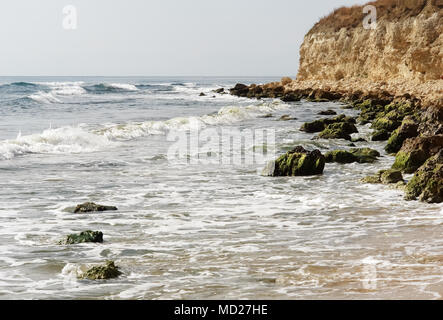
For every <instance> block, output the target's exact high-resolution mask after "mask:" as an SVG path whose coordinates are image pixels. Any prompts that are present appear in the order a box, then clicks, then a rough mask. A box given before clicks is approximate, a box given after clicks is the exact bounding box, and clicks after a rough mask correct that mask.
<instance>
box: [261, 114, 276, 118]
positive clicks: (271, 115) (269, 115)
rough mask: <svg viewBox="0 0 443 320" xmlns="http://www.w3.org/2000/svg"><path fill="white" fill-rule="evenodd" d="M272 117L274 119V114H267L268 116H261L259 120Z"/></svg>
mask: <svg viewBox="0 0 443 320" xmlns="http://www.w3.org/2000/svg"><path fill="white" fill-rule="evenodd" d="M272 117H273V114H272V113H267V114H264V115H262V116H259V118H262V119H266V118H272Z"/></svg>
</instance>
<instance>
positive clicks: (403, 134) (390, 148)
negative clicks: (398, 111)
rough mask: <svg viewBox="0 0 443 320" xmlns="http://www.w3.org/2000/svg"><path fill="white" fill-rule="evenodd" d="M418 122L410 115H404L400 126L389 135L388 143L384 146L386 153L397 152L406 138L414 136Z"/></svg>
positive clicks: (416, 133)
mask: <svg viewBox="0 0 443 320" xmlns="http://www.w3.org/2000/svg"><path fill="white" fill-rule="evenodd" d="M417 130H418V124H417V123H416V122H415V121H414V119H413V118H412V117H410V116H407V117H405V119H404V120H403V122H402V124H401V126H400V127H399V128H398V129H396V130H395V131H394V132H393V133H392V135H391V136H390V137H389V140H388V144H387V145H386V147H385V150H386V152H388V153H397V152H398V151H399V150H400V149H401V146H402V145H403V142H404V141H405V140H406V139H408V138H414V137H416V136H417V135H418V131H417Z"/></svg>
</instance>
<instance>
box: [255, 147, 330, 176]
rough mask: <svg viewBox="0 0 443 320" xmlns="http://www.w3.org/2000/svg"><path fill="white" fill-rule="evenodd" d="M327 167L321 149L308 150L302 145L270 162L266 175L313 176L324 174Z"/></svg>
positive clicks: (265, 170)
mask: <svg viewBox="0 0 443 320" xmlns="http://www.w3.org/2000/svg"><path fill="white" fill-rule="evenodd" d="M324 168H325V157H324V156H323V155H322V154H321V152H320V151H319V150H314V151H307V150H305V149H304V148H303V147H302V146H297V147H295V148H294V149H293V150H291V151H288V152H287V153H286V154H284V155H282V156H280V157H279V158H278V159H277V160H275V161H271V162H270V163H268V165H267V166H266V168H265V169H264V171H263V174H264V175H267V176H273V177H281V176H312V175H318V174H322V173H323V170H324Z"/></svg>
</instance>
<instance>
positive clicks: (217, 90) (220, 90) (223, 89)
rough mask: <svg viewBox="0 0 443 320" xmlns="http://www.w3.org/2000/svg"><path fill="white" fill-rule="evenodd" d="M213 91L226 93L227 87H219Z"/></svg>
mask: <svg viewBox="0 0 443 320" xmlns="http://www.w3.org/2000/svg"><path fill="white" fill-rule="evenodd" d="M213 91H214V92H215V93H218V94H226V92H225V88H219V89H215V90H213Z"/></svg>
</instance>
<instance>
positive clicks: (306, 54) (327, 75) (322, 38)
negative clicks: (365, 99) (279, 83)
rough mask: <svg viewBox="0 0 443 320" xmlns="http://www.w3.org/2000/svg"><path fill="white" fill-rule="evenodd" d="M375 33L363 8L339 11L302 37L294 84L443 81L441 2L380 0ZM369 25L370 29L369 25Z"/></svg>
mask: <svg viewBox="0 0 443 320" xmlns="http://www.w3.org/2000/svg"><path fill="white" fill-rule="evenodd" d="M368 5H373V6H374V7H375V8H376V13H377V23H376V28H375V29H365V28H364V27H363V19H364V18H365V16H366V15H367V14H364V13H363V6H354V7H351V8H340V9H337V10H335V11H334V12H333V13H332V14H331V15H329V16H327V17H325V18H323V19H321V20H320V21H319V22H318V23H317V24H315V26H314V27H313V28H312V29H311V30H310V31H309V32H308V34H307V35H306V36H305V39H304V42H303V45H302V46H301V49H300V57H301V58H300V67H299V73H298V76H297V80H341V79H344V78H356V79H362V80H371V81H387V80H405V79H406V80H409V81H410V80H416V81H420V82H423V81H428V80H438V79H440V78H441V77H442V76H443V49H442V48H443V14H442V11H443V9H442V8H443V1H441V0H409V1H407V0H403V1H401V0H400V1H399V0H383V1H375V2H371V3H368ZM374 26H375V24H374Z"/></svg>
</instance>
